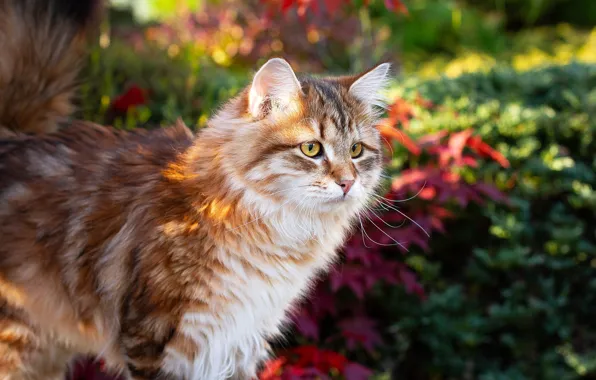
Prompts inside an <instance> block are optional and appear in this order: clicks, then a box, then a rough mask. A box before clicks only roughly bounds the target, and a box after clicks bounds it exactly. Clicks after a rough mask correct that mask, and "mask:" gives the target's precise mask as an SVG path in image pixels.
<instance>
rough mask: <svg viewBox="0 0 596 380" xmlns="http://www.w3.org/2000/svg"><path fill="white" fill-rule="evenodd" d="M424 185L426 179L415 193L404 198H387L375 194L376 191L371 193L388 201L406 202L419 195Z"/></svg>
mask: <svg viewBox="0 0 596 380" xmlns="http://www.w3.org/2000/svg"><path fill="white" fill-rule="evenodd" d="M425 187H426V181H424V184H423V185H422V187H421V188H420V190H418V192H417V193H416V194H414V195H412V196H411V197H410V198H406V199H388V198H385V197H382V196H380V195H379V194H376V193H373V195H374V196H376V197H377V198H381V199H383V200H386V201H388V202H395V203H399V202H407V201H411V200H412V199H414V198H416V197H417V196H419V195H420V193H421V192H422V190H424V188H425Z"/></svg>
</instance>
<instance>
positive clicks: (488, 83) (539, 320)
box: [384, 64, 596, 380]
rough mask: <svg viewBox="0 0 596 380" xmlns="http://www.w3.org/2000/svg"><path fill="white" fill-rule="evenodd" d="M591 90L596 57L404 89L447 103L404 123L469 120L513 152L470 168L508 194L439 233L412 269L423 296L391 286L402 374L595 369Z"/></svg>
mask: <svg viewBox="0 0 596 380" xmlns="http://www.w3.org/2000/svg"><path fill="white" fill-rule="evenodd" d="M595 88H596V66H594V65H580V64H572V65H567V66H558V67H550V68H546V69H541V70H535V71H530V72H526V73H516V72H515V71H513V70H511V69H507V68H499V69H496V70H493V71H490V72H489V73H487V74H473V75H465V76H462V77H459V78H457V79H447V78H443V79H439V80H435V81H426V82H425V81H420V80H418V79H415V78H414V79H413V78H410V79H407V80H405V81H404V82H403V83H402V84H401V85H400V86H399V88H398V89H396V93H397V94H399V95H401V96H404V97H405V98H409V99H414V98H415V96H416V94H421V95H422V96H423V97H424V98H427V99H430V100H431V101H433V102H434V103H435V104H439V105H440V106H438V107H435V108H434V109H433V110H430V111H429V110H427V109H424V108H417V109H416V112H415V117H414V120H412V121H411V125H410V127H409V128H408V129H407V131H408V133H411V134H414V135H426V134H429V133H434V132H438V131H441V130H450V131H458V130H464V129H467V128H469V127H473V128H474V129H475V130H476V131H477V133H479V134H480V135H481V136H482V138H483V139H484V141H486V142H487V143H488V144H489V145H491V146H493V147H495V148H496V149H497V150H499V151H500V152H501V153H502V154H503V155H504V156H505V157H506V158H507V159H508V160H509V161H510V162H511V168H510V169H506V170H504V169H502V168H501V167H499V166H498V165H496V164H492V163H490V164H484V165H483V166H481V167H480V168H479V169H474V170H467V171H463V172H462V175H463V176H465V177H466V178H467V179H468V180H469V181H471V182H473V181H475V180H480V179H482V180H484V181H488V182H492V183H495V184H497V186H498V187H499V188H501V189H502V190H503V191H505V192H507V193H508V194H509V195H510V197H511V205H508V206H505V205H497V204H492V203H488V204H486V205H485V206H483V207H468V208H467V209H466V210H465V212H462V213H461V214H460V215H457V218H456V219H455V220H454V222H453V223H452V224H451V225H449V226H448V227H447V232H446V234H445V235H444V237H436V238H434V239H433V240H434V241H432V247H431V248H432V249H431V252H432V255H430V256H426V257H425V259H424V260H421V263H419V265H416V266H414V267H415V268H417V270H418V271H419V272H420V277H421V279H422V280H423V282H424V285H425V288H426V290H427V292H428V294H429V298H428V300H426V301H422V302H421V301H419V300H418V299H416V298H412V297H409V296H406V295H405V294H404V293H403V291H402V290H397V289H392V290H390V294H389V295H388V296H385V297H384V299H385V300H386V301H385V302H389V303H391V305H390V306H388V310H387V312H388V313H391V314H392V315H395V316H396V318H397V320H396V323H395V326H394V334H395V337H396V343H395V350H394V352H393V353H392V355H393V356H394V357H398V358H400V359H399V360H398V366H397V370H396V373H397V374H398V375H399V378H407V379H431V378H432V379H447V378H457V379H461V378H469V379H482V380H493V379H494V380H497V379H499V380H500V379H503V380H505V379H507V380H511V379H519V380H522V379H523V380H525V379H545V380H549V379H580V378H590V376H591V377H592V378H593V377H594V376H596V365H595V363H596V361H595V360H594V358H595V357H596V327H594V324H593V321H594V317H595V316H596V236H595V233H594V231H595V230H596V190H595V189H596V175H595V174H594V173H595V170H596V159H595V158H594V157H595V155H594V152H596V141H595V137H596V122H595V121H594V120H596V119H595V118H594V117H595V116H596V90H595ZM396 154H398V155H399V154H405V151H404V150H399V151H398V152H397V153H396ZM392 170H399V166H398V167H395V168H392Z"/></svg>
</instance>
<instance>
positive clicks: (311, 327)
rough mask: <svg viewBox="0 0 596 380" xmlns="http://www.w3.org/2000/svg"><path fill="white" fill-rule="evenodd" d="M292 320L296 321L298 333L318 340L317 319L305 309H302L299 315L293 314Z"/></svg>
mask: <svg viewBox="0 0 596 380" xmlns="http://www.w3.org/2000/svg"><path fill="white" fill-rule="evenodd" d="M294 322H295V323H296V328H297V329H298V331H299V332H300V334H302V335H304V336H305V337H306V338H311V339H314V340H319V326H318V325H317V321H315V320H314V318H312V317H311V316H310V315H309V314H308V313H307V312H306V311H304V310H302V312H301V313H300V314H299V315H297V316H295V317H294Z"/></svg>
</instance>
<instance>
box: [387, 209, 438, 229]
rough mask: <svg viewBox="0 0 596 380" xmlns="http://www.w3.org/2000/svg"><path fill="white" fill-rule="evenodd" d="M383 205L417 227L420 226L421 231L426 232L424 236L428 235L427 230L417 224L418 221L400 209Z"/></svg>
mask: <svg viewBox="0 0 596 380" xmlns="http://www.w3.org/2000/svg"><path fill="white" fill-rule="evenodd" d="M385 206H387V207H389V208H390V209H391V210H393V211H396V212H398V213H399V214H400V215H401V216H403V217H404V218H406V219H408V220H409V221H410V222H412V223H414V224H415V225H416V226H417V227H418V228H420V230H422V232H424V233H425V234H426V236H428V237H430V234H429V233H428V232H426V230H425V229H424V228H423V227H422V226H421V225H420V224H418V222H416V221H415V220H414V219H412V218H410V217H409V216H407V215H406V214H405V213H403V212H402V211H401V210H399V209H397V208H395V207H393V206H391V205H388V204H385Z"/></svg>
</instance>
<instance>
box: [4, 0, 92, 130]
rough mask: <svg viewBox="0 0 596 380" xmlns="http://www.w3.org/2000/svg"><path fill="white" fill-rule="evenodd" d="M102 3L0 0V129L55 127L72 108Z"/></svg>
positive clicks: (88, 1) (68, 0) (89, 0)
mask: <svg viewBox="0 0 596 380" xmlns="http://www.w3.org/2000/svg"><path fill="white" fill-rule="evenodd" d="M101 8H102V0H0V135H2V134H3V132H4V134H5V135H6V134H7V132H8V131H12V132H17V131H18V132H27V133H44V132H52V131H54V130H56V129H57V128H58V124H59V123H60V122H61V121H62V119H64V118H66V117H68V116H69V115H70V114H71V113H72V111H73V104H72V100H71V99H72V97H73V93H74V89H75V85H76V80H77V75H78V72H79V68H80V65H81V59H82V58H84V56H85V55H84V52H85V47H86V41H87V37H88V32H90V31H92V30H95V29H96V28H95V26H96V25H97V21H98V20H99V18H100V17H99V16H100V13H101ZM3 130H4V131H3Z"/></svg>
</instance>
